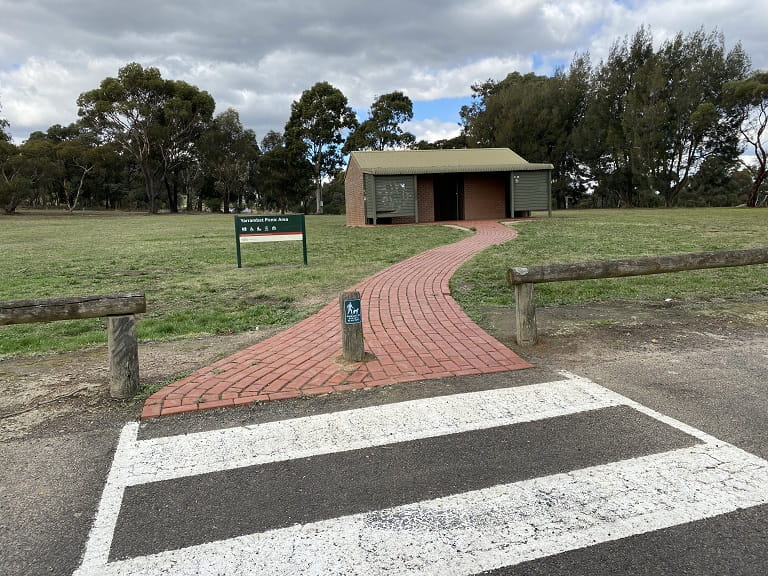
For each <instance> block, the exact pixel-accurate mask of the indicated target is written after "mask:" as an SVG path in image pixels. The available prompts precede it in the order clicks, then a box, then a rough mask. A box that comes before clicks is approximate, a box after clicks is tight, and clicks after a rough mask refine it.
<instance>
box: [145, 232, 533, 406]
mask: <svg viewBox="0 0 768 576" xmlns="http://www.w3.org/2000/svg"><path fill="white" fill-rule="evenodd" d="M461 224H462V225H463V226H468V227H473V228H475V229H476V231H477V232H476V234H474V235H473V236H471V237H468V238H466V239H464V240H461V241H459V242H457V243H455V244H449V245H447V246H441V247H439V248H435V249H433V250H429V251H427V252H424V253H422V254H419V255H417V256H414V257H412V258H409V259H408V260H405V261H403V262H400V263H399V264H395V265H394V266H391V267H390V268H387V269H386V270H382V271H381V272H379V273H378V274H375V275H374V276H371V277H370V278H368V279H367V280H364V281H363V282H361V283H360V284H358V285H357V286H355V287H354V289H355V290H359V291H360V292H361V294H362V306H363V315H364V316H363V332H364V335H365V349H366V351H367V352H369V353H371V354H373V355H374V356H375V359H372V360H368V361H367V362H359V363H353V364H344V363H342V362H339V356H340V355H341V334H340V329H339V322H340V320H339V304H338V302H337V301H334V302H331V303H330V304H328V305H327V306H325V307H324V308H323V309H322V310H320V311H319V312H318V313H317V314H315V315H314V316H311V317H309V318H307V319H305V320H303V321H301V322H299V323H298V324H295V325H293V326H291V327H290V328H288V329H287V330H285V331H284V332H281V333H279V334H277V335H275V336H273V337H271V338H268V339H266V340H262V341H261V342H258V343H257V344H255V345H253V346H251V347H249V348H246V349H245V350H242V351H241V352H238V353H237V354H234V355H232V356H230V357H228V358H224V359H222V360H219V361H218V362H216V363H214V364H211V365H210V366H206V367H205V368H202V369H200V370H198V371H197V372H195V373H194V374H192V375H190V376H188V377H186V378H184V379H182V380H179V381H178V382H175V383H173V384H170V385H168V386H166V387H165V388H163V389H162V390H160V391H158V392H156V393H155V394H153V395H152V396H150V397H149V398H148V399H147V401H146V403H145V404H144V410H143V412H142V418H151V417H155V416H160V415H165V414H175V413H178V412H190V411H194V410H201V409H204V408H220V407H223V406H236V405H240V404H247V403H250V402H258V401H267V400H278V399H283V398H295V397H297V396H305V395H317V394H326V393H329V392H338V391H343V390H354V389H357V388H367V387H370V386H381V385H387V384H394V383H398V382H413V381H416V380H428V379H433V378H445V377H449V376H464V375H469V374H490V373H493V372H503V371H506V370H517V369H522V368H530V367H531V365H530V364H528V363H527V362H525V361H524V360H522V359H521V358H520V357H519V356H517V355H516V354H515V353H514V352H512V351H511V350H510V349H509V348H507V347H506V346H504V345H503V344H501V343H500V342H499V341H497V340H496V339H494V338H493V337H491V336H490V335H488V334H486V333H485V332H484V331H483V330H482V329H480V327H479V326H478V325H477V324H475V323H474V322H472V321H471V320H470V319H469V317H468V316H467V315H466V314H464V312H462V311H461V309H460V308H459V306H458V304H457V303H456V301H455V300H454V299H453V298H451V296H450V290H449V287H448V282H449V280H450V278H451V276H452V275H453V273H454V272H455V271H456V269H457V268H458V267H459V266H460V265H461V264H462V263H463V262H464V261H465V260H467V259H469V258H470V257H472V256H473V255H474V254H476V253H477V252H480V251H481V250H484V249H485V248H488V247H489V246H492V245H494V244H502V243H504V242H507V241H509V240H511V239H512V238H514V237H515V235H516V232H515V231H514V230H512V229H510V228H508V227H507V226H504V225H503V224H499V223H496V222H462V223H461Z"/></svg>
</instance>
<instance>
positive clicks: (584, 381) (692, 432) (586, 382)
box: [559, 370, 721, 444]
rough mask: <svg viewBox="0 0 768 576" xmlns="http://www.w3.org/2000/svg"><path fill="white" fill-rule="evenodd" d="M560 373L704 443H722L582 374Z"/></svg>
mask: <svg viewBox="0 0 768 576" xmlns="http://www.w3.org/2000/svg"><path fill="white" fill-rule="evenodd" d="M559 374H560V375H561V376H562V377H564V378H567V379H568V381H569V382H574V383H576V382H578V383H579V384H580V385H582V386H587V387H590V386H591V387H592V388H599V389H600V390H601V391H602V393H601V396H602V397H603V398H604V399H605V401H606V402H615V403H616V405H621V406H629V407H630V408H634V409H635V410H637V411H638V412H641V413H643V414H645V415H646V416H649V417H651V418H654V419H655V420H659V421H660V422H663V423H664V424H666V425H667V426H671V427H672V428H677V429H678V430H680V431H681V432H684V433H685V434H688V435H689V436H693V437H694V438H697V439H699V440H701V441H702V442H704V443H713V444H717V443H721V442H720V440H718V439H717V438H715V437H714V436H711V435H709V434H707V433H706V432H702V431H701V430H699V429H698V428H694V427H693V426H689V425H688V424H685V423H684V422H680V421H679V420H675V419H674V418H672V417H670V416H666V415H664V414H661V413H660V412H656V410H653V409H651V408H648V407H647V406H643V405H642V404H640V403H638V402H635V401H634V400H632V399H631V398H627V397H626V396H622V395H621V394H617V393H616V392H614V391H613V390H608V389H607V388H603V387H602V386H600V385H599V384H595V383H594V382H592V381H591V380H588V379H587V378H582V377H581V376H577V375H575V374H572V373H570V372H567V371H565V370H561V371H560V372H559Z"/></svg>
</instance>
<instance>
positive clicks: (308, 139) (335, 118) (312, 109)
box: [285, 82, 358, 214]
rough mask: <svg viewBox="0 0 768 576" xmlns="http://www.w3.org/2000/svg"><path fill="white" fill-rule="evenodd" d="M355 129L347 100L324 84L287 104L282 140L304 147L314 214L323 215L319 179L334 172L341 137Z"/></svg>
mask: <svg viewBox="0 0 768 576" xmlns="http://www.w3.org/2000/svg"><path fill="white" fill-rule="evenodd" d="M357 125H358V122H357V118H356V117H355V113H354V112H353V111H352V108H350V106H349V104H348V102H347V97H346V96H344V94H343V93H342V92H341V90H339V89H338V88H335V87H333V86H332V85H331V84H329V83H328V82H318V83H317V84H315V85H314V86H312V88H310V89H308V90H305V91H304V92H303V93H302V94H301V97H300V98H299V99H298V100H296V101H294V102H293V103H292V104H291V116H290V118H289V119H288V122H287V123H286V125H285V137H286V141H287V145H288V146H289V147H298V146H300V145H301V143H303V145H304V147H305V150H306V157H307V159H308V160H309V161H310V163H311V164H312V167H313V172H314V179H315V190H316V211H317V213H318V214H322V212H323V177H326V176H331V175H333V174H335V173H336V171H337V170H338V167H339V166H340V165H341V163H342V154H341V151H342V147H343V144H344V140H345V136H346V135H347V134H348V133H349V132H351V131H354V129H355V128H356V127H357ZM297 149H298V148H297Z"/></svg>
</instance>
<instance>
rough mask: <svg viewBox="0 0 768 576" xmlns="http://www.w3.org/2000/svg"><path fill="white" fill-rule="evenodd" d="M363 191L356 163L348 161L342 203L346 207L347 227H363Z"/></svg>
mask: <svg viewBox="0 0 768 576" xmlns="http://www.w3.org/2000/svg"><path fill="white" fill-rule="evenodd" d="M364 195H365V191H364V187H363V173H362V171H361V170H360V166H359V165H358V164H357V161H355V160H354V159H350V161H349V166H347V175H346V178H345V179H344V203H345V204H346V207H347V226H364V225H365V200H364V198H365V196H364Z"/></svg>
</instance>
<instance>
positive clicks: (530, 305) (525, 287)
mask: <svg viewBox="0 0 768 576" xmlns="http://www.w3.org/2000/svg"><path fill="white" fill-rule="evenodd" d="M534 292H535V291H534V284H531V283H525V284H515V324H516V328H517V343H518V344H519V345H520V346H533V345H534V344H536V340H537V339H538V334H537V332H536V300H535V294H534Z"/></svg>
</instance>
